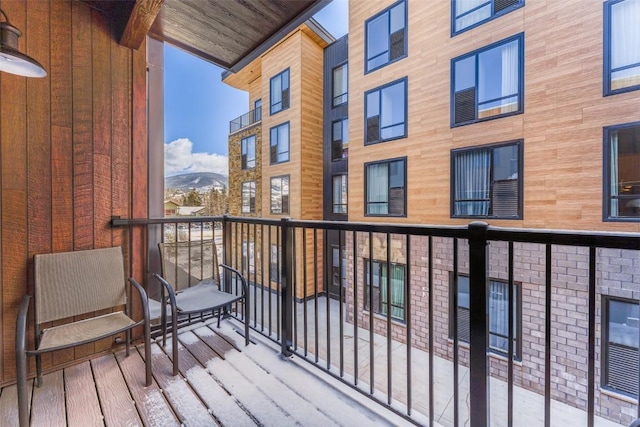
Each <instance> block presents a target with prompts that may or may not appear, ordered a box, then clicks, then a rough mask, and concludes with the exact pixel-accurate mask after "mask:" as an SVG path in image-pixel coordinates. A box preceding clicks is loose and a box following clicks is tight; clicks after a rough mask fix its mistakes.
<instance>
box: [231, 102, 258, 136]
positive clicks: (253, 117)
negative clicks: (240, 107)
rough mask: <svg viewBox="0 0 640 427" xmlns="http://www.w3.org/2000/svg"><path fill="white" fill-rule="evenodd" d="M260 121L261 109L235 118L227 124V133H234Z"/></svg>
mask: <svg viewBox="0 0 640 427" xmlns="http://www.w3.org/2000/svg"><path fill="white" fill-rule="evenodd" d="M261 120H262V107H258V108H256V109H255V110H251V111H249V112H248V113H245V114H243V115H241V116H240V117H236V118H235V119H233V120H231V121H230V122H229V133H234V132H237V131H239V130H240V129H244V128H246V127H247V126H251V125H252V124H254V123H258V122H259V121H261Z"/></svg>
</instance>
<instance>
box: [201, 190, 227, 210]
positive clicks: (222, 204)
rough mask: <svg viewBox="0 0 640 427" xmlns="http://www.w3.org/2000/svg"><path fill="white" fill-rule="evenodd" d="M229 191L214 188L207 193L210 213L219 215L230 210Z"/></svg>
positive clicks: (207, 204) (207, 205)
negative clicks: (228, 207)
mask: <svg viewBox="0 0 640 427" xmlns="http://www.w3.org/2000/svg"><path fill="white" fill-rule="evenodd" d="M227 199H228V198H227V192H226V189H224V188H223V189H222V190H216V189H215V188H212V189H211V191H209V193H208V194H207V195H206V202H205V203H206V204H205V206H206V207H207V208H208V210H209V215H213V216H219V215H224V214H226V213H227V212H228V209H227V205H228V201H227Z"/></svg>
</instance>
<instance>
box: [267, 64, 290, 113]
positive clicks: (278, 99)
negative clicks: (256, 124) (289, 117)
mask: <svg viewBox="0 0 640 427" xmlns="http://www.w3.org/2000/svg"><path fill="white" fill-rule="evenodd" d="M269 93H270V96H269V99H270V102H271V107H270V110H269V112H270V113H271V114H276V113H277V112H279V111H282V110H286V109H287V108H289V69H288V68H287V69H286V70H284V71H283V72H281V73H280V74H278V75H277V76H275V77H272V78H271V82H270V92H269Z"/></svg>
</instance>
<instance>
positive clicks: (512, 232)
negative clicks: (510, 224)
mask: <svg viewBox="0 0 640 427" xmlns="http://www.w3.org/2000/svg"><path fill="white" fill-rule="evenodd" d="M487 240H489V241H504V242H522V243H539V244H551V245H566V246H586V247H599V248H611V249H634V250H640V233H618V232H606V231H586V230H544V229H529V228H505V227H494V226H489V227H488V228H487Z"/></svg>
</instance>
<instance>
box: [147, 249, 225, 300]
mask: <svg viewBox="0 0 640 427" xmlns="http://www.w3.org/2000/svg"><path fill="white" fill-rule="evenodd" d="M158 247H159V249H160V258H161V260H162V277H164V279H165V280H166V281H167V282H169V283H170V284H171V286H173V288H174V290H175V291H176V292H178V291H180V290H182V289H186V288H189V287H191V286H194V285H196V284H197V283H198V282H200V281H201V280H205V279H214V280H216V281H217V282H218V283H220V272H219V270H218V253H217V247H216V244H215V242H214V240H213V239H209V240H194V241H187V242H178V243H176V242H165V243H160V244H158Z"/></svg>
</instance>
